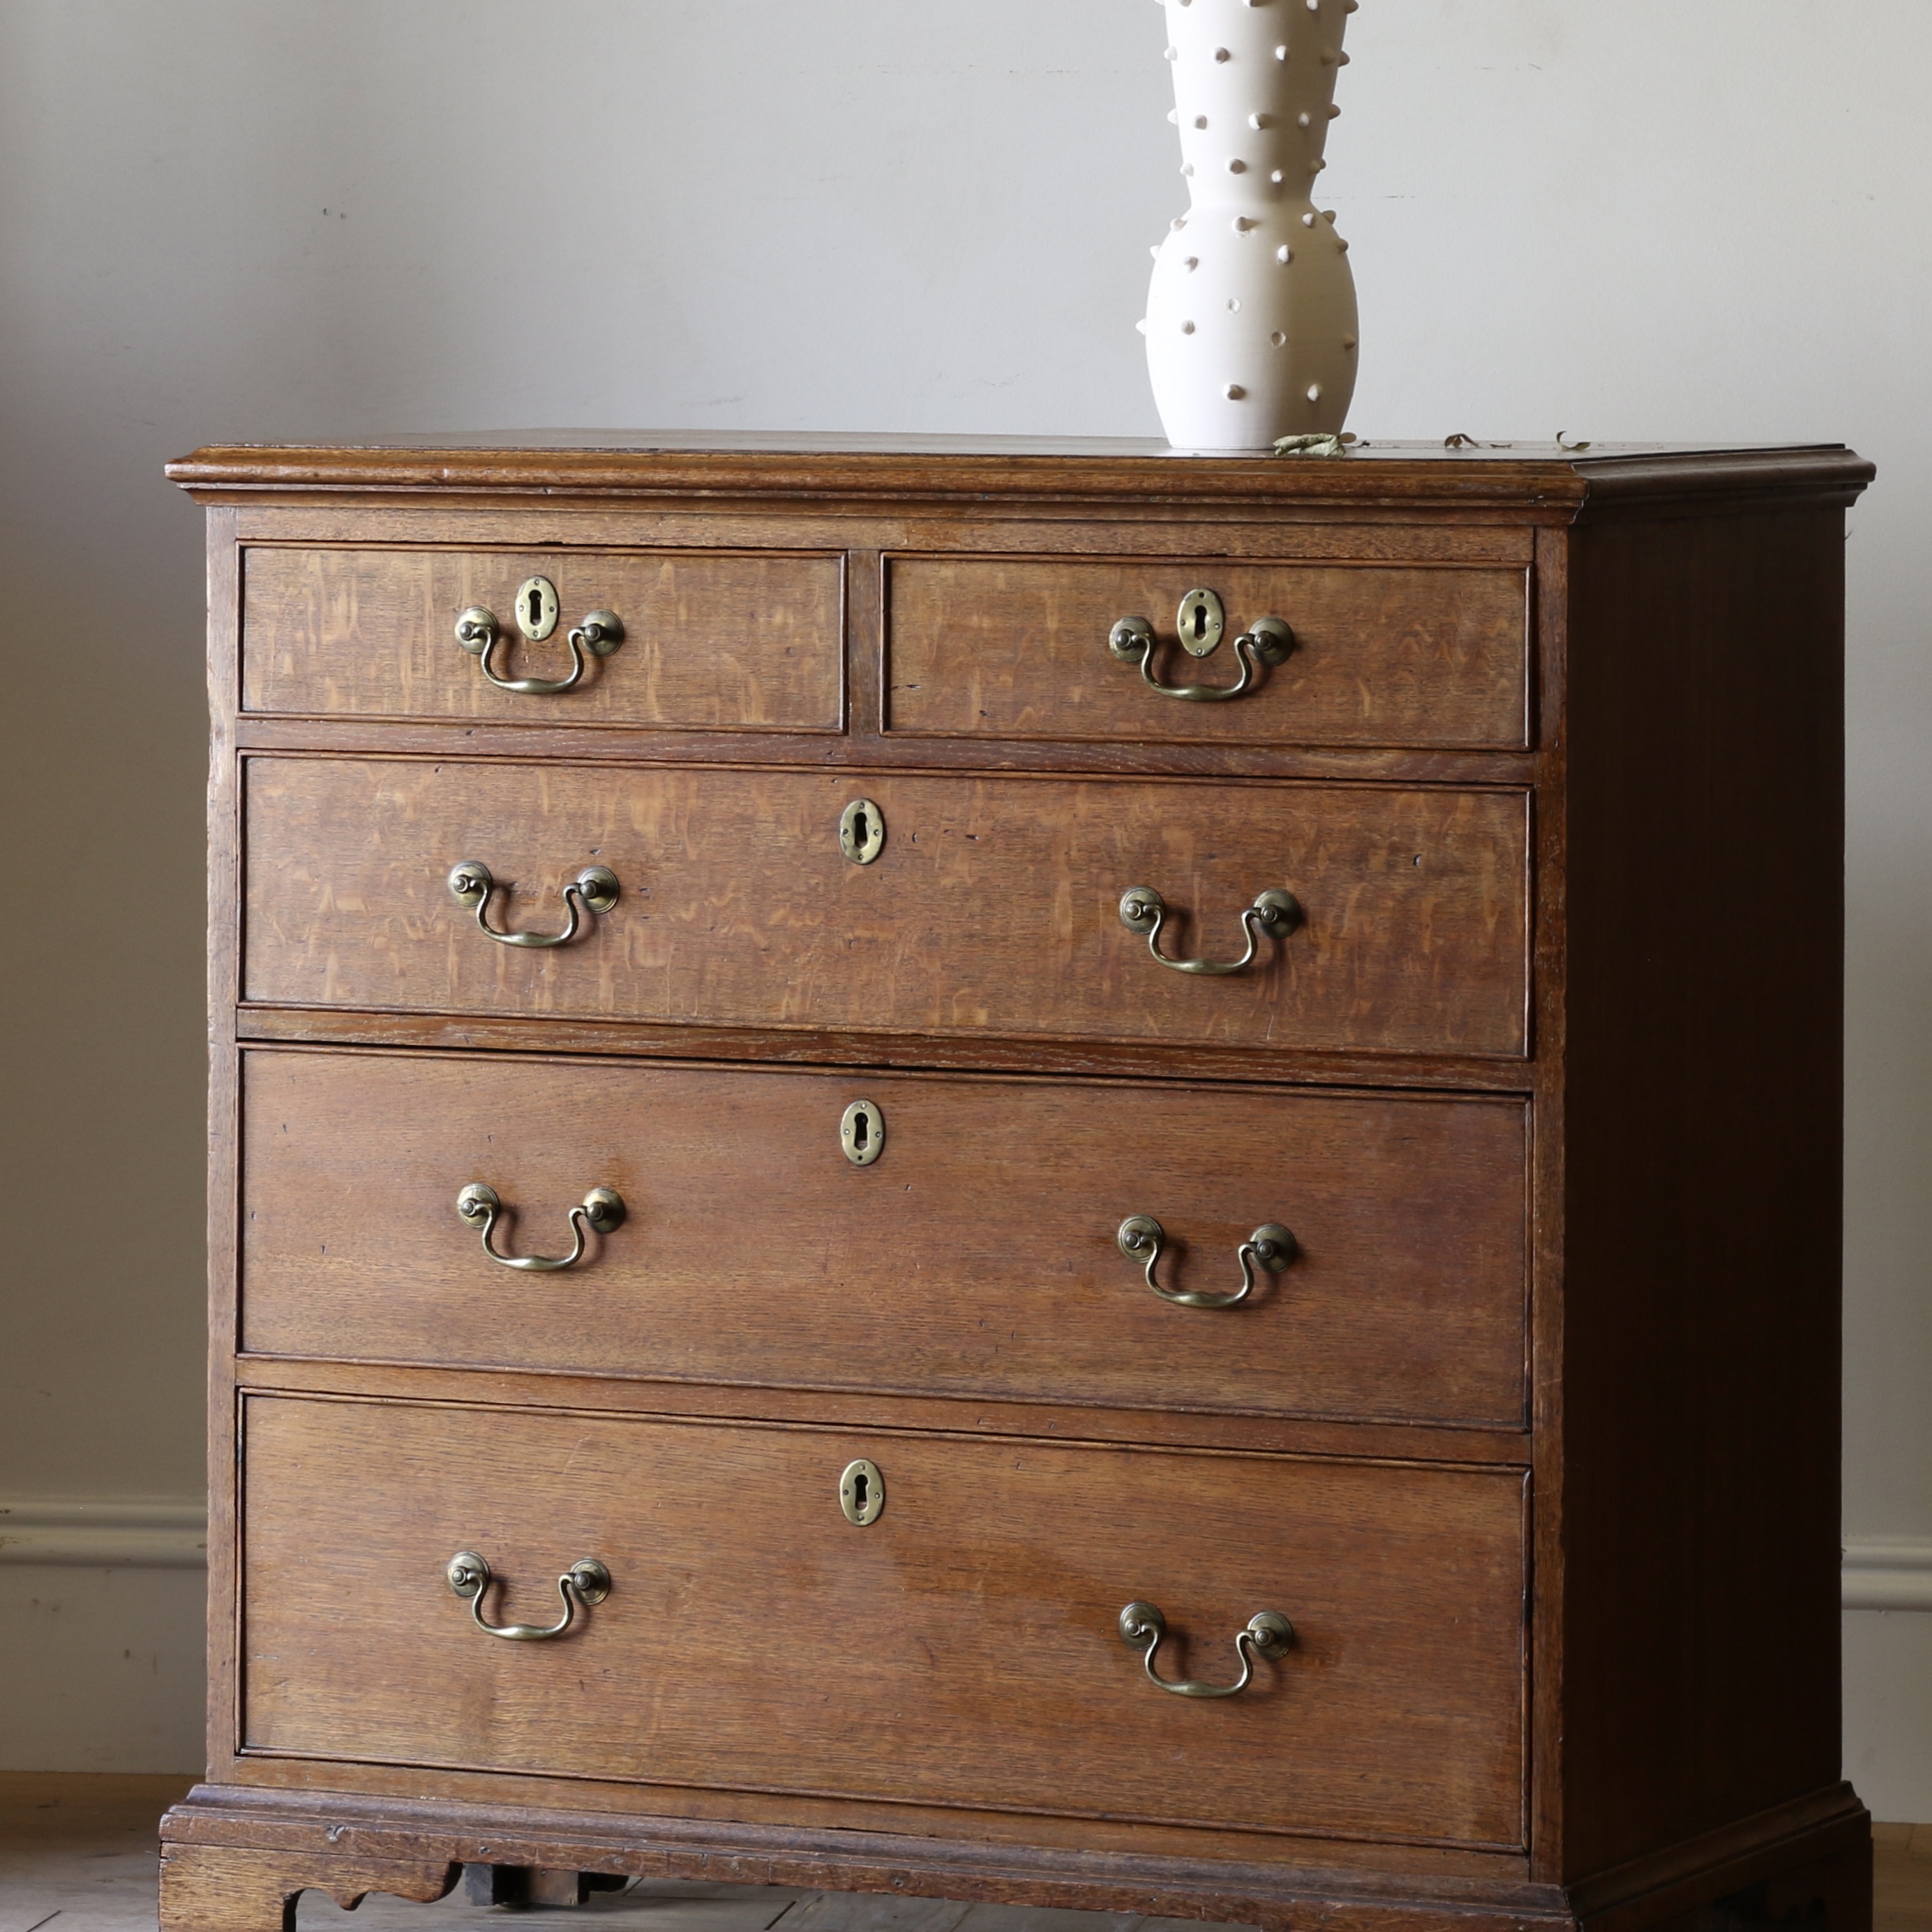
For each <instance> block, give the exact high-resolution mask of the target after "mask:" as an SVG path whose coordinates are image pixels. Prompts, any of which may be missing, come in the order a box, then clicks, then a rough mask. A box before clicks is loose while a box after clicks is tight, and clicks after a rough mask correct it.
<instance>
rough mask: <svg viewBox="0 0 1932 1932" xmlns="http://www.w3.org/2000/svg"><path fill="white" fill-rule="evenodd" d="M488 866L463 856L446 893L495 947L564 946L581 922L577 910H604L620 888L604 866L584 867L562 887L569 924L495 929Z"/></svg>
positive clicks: (575, 933)
mask: <svg viewBox="0 0 1932 1932" xmlns="http://www.w3.org/2000/svg"><path fill="white" fill-rule="evenodd" d="M495 888H496V880H495V879H494V878H493V877H491V876H490V868H489V867H488V866H487V865H484V864H482V863H481V862H480V861H479V860H477V859H464V860H463V862H462V864H461V865H458V866H456V867H455V868H452V871H451V872H450V874H449V895H450V897H451V898H453V899H454V900H455V901H456V903H457V904H458V905H460V906H463V907H469V908H471V909H472V910H474V911H475V914H476V924H477V927H478V930H479V931H480V932H481V933H482V935H483V936H484V938H486V939H493V940H494V941H496V944H498V945H499V946H533V947H535V946H568V944H570V942H571V941H572V940H573V939H574V938H576V937H577V928H578V926H580V924H581V923H582V921H581V919H580V910H589V911H590V912H593V913H607V912H608V911H609V910H610V908H611V907H613V905H615V904H616V903H617V899H618V895H619V892H621V890H622V888H621V887H620V886H619V884H618V883H617V875H616V873H615V872H613V871H610V868H608V867H607V866H604V865H586V866H585V867H584V868H583V871H580V872H579V873H578V874H577V876H576V877H575V878H574V879H572V880H571V882H570V883H569V884H568V885H567V886H565V887H564V889H563V903H564V906H565V910H568V913H569V914H570V923H569V924H568V926H565V928H564V929H563V930H562V932H559V933H541V932H497V931H496V929H494V928H493V926H491V925H490V922H489V919H488V918H487V913H488V912H489V910H490V893H491V892H493V890H494V889H495Z"/></svg>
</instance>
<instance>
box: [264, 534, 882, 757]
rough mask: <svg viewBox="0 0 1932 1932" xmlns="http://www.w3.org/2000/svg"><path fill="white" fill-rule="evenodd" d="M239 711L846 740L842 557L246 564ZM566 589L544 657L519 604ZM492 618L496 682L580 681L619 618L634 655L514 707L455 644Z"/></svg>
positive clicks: (420, 555) (430, 555) (364, 554)
mask: <svg viewBox="0 0 1932 1932" xmlns="http://www.w3.org/2000/svg"><path fill="white" fill-rule="evenodd" d="M242 566H243V586H244V589H243V599H242V709H244V710H245V711H246V712H295V713H312V714H317V715H326V716H339V717H365V718H456V719H461V720H463V721H466V722H467V721H475V722H478V723H488V724H514V725H521V726H530V725H538V724H563V723H568V724H572V725H576V726H579V727H581V726H583V725H586V724H593V725H632V726H644V727H652V728H655V729H657V730H761V731H762V730H784V731H835V730H838V727H839V724H840V715H841V665H842V659H843V656H844V562H843V559H842V557H841V556H838V555H831V556H799V555H793V554H787V553H784V552H775V551H767V552H763V553H751V554H744V553H736V554H734V553H730V552H728V551H716V550H698V551H688V552H685V553H678V552H676V551H655V552H650V551H646V552H642V553H640V552H637V551H634V550H584V549H580V548H572V549H568V550H563V549H556V550H520V551H519V550H510V551H500V550H478V551H466V550H449V549H427V548H426V549H401V548H376V547H359V548H356V549H353V550H350V549H341V550H338V549H325V548H315V549H304V550H297V549H283V548H279V547H271V546H266V545H264V546H257V547H248V548H246V549H245V550H243V552H242ZM535 576H542V577H548V578H549V579H550V581H551V582H552V583H553V584H554V585H555V586H556V592H557V598H558V602H559V606H560V607H561V611H562V616H561V618H560V620H559V623H558V625H557V628H556V631H554V632H553V634H551V636H550V637H548V638H547V639H546V640H544V641H543V642H542V643H532V642H531V641H530V640H529V639H528V638H526V637H523V636H522V635H521V634H520V633H519V631H518V630H517V625H516V621H515V618H514V608H515V600H516V593H517V586H518V585H520V583H523V580H525V579H526V578H527V577H535ZM472 604H474V605H480V606H481V607H483V608H484V609H486V610H490V611H491V612H493V613H494V614H495V616H496V619H497V622H498V624H499V626H500V627H501V628H502V631H503V633H504V641H503V642H502V643H499V645H498V646H496V649H494V650H493V652H491V653H490V664H491V667H492V668H493V670H495V671H496V674H497V675H498V676H499V677H511V678H531V677H535V678H550V679H556V678H561V677H564V676H568V674H569V672H570V668H571V655H570V651H569V649H568V645H567V643H566V642H565V631H567V630H568V628H569V627H570V626H571V625H573V624H578V623H580V622H583V619H584V618H585V617H586V616H588V615H589V613H590V612H591V611H592V610H614V611H615V612H616V613H617V615H618V616H619V617H620V618H621V619H622V620H623V624H624V640H623V642H622V644H621V645H620V646H619V648H618V649H616V651H615V652H613V653H612V655H610V656H609V657H607V658H601V659H597V660H594V661H592V664H591V667H590V668H589V670H588V672H587V673H586V675H585V676H584V679H583V682H581V683H580V685H578V686H577V688H575V689H574V690H573V691H567V692H565V693H563V694H560V695H553V696H526V695H520V694H516V693H513V692H509V691H500V690H499V689H497V688H496V687H495V686H494V685H492V684H491V683H490V682H489V681H488V679H486V678H485V677H484V675H483V673H482V669H481V665H480V664H478V661H477V660H476V659H475V658H474V657H472V656H471V655H469V652H467V651H466V650H464V649H463V648H462V647H461V646H460V645H459V644H458V643H457V641H456V637H455V622H456V619H457V616H458V613H460V612H461V611H463V610H467V609H468V608H469V607H470V606H472Z"/></svg>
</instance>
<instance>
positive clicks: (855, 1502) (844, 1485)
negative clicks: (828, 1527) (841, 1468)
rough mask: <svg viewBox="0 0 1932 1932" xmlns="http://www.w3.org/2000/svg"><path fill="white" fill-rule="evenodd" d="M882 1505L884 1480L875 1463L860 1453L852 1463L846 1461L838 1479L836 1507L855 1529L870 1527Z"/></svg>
mask: <svg viewBox="0 0 1932 1932" xmlns="http://www.w3.org/2000/svg"><path fill="white" fill-rule="evenodd" d="M885 1506H886V1479H885V1478H884V1477H883V1476H882V1475H880V1473H879V1466H878V1464H877V1463H868V1462H867V1461H866V1460H865V1458H864V1457H860V1458H859V1460H858V1461H857V1462H856V1463H847V1464H846V1465H845V1473H844V1475H842V1476H841V1477H840V1478H838V1507H839V1508H841V1509H842V1510H843V1511H844V1512H845V1520H846V1521H847V1523H851V1524H853V1525H854V1526H856V1527H857V1528H858V1529H870V1528H871V1526H872V1525H873V1524H874V1523H877V1521H878V1520H879V1514H880V1511H882V1510H883V1509H884V1508H885Z"/></svg>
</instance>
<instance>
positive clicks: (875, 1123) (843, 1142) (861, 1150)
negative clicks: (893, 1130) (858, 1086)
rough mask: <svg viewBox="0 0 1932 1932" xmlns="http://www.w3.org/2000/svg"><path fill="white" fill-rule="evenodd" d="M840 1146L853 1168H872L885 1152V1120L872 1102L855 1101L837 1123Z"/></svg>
mask: <svg viewBox="0 0 1932 1932" xmlns="http://www.w3.org/2000/svg"><path fill="white" fill-rule="evenodd" d="M838 1145H840V1146H841V1148H844V1150H845V1158H846V1159H847V1160H849V1161H850V1163H852V1165H853V1166H854V1167H870V1166H871V1164H872V1163H873V1162H874V1161H875V1160H877V1159H878V1157H880V1154H883V1153H884V1152H885V1151H886V1117H885V1115H883V1114H882V1113H880V1112H879V1110H878V1109H877V1108H876V1107H875V1106H873V1105H872V1103H871V1101H869V1100H854V1101H853V1103H852V1104H851V1106H849V1107H847V1109H845V1118H844V1119H843V1120H842V1121H840V1122H839V1123H838Z"/></svg>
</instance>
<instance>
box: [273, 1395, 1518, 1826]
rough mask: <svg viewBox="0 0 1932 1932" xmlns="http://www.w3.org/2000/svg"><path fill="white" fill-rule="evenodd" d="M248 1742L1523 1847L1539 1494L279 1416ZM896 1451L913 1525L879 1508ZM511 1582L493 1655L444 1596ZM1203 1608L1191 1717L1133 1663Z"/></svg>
mask: <svg viewBox="0 0 1932 1932" xmlns="http://www.w3.org/2000/svg"><path fill="white" fill-rule="evenodd" d="M865 1454H871V1456H872V1458H873V1460H874V1461H875V1462H877V1463H879V1465H880V1467H881V1469H883V1472H884V1478H885V1483H886V1506H885V1512H884V1514H883V1516H881V1517H880V1519H879V1520H878V1521H877V1523H874V1525H873V1526H871V1528H869V1529H864V1530H859V1529H854V1528H853V1526H851V1525H850V1523H847V1521H846V1520H845V1518H844V1515H843V1514H842V1513H841V1511H840V1509H839V1508H838V1481H839V1475H840V1472H841V1470H842V1469H843V1468H844V1466H845V1465H846V1463H847V1462H848V1461H850V1460H851V1459H852V1458H853V1457H856V1456H861V1455H865ZM245 1460H246V1473H245V1496H246V1499H247V1501H246V1505H245V1541H244V1547H245V1595H244V1607H243V1631H244V1658H243V1667H242V1674H243V1682H244V1685H245V1728H246V1738H247V1742H248V1747H249V1748H251V1749H254V1750H260V1751H275V1752H287V1753H292V1754H296V1755H299V1756H305V1757H345V1758H351V1759H356V1758H362V1759H371V1760H378V1761H388V1762H392V1763H395V1762H402V1763H431V1764H435V1763H453V1764H459V1765H475V1766H482V1767H486V1768H487V1767H496V1766H500V1767H502V1768H503V1769H508V1770H523V1771H533V1772H547V1773H550V1774H552V1775H563V1776H565V1777H568V1776H573V1775H574V1776H592V1777H595V1776H604V1777H611V1776H616V1777H619V1778H634V1779H635V1780H637V1781H639V1782H640V1783H646V1784H648V1783H654V1782H659V1781H664V1782H678V1781H694V1782H699V1783H703V1784H712V1785H720V1786H745V1787H752V1788H754V1789H758V1788H762V1789H778V1790H806V1791H819V1792H829V1793H851V1794H853V1795H854V1796H865V1795H868V1794H871V1795H879V1796H894V1797H896V1798H898V1799H901V1800H904V1799H912V1800H913V1801H915V1802H916V1801H918V1800H919V1799H925V1800H926V1801H928V1802H937V1803H953V1804H962V1803H963V1804H965V1805H974V1806H978V1805H983V1806H986V1807H988V1808H994V1809H998V1810H1002V1811H1013V1810H1016V1809H1019V1810H1031V1809H1038V1810H1041V1811H1048V1812H1054V1813H1058V1814H1062V1815H1067V1814H1074V1815H1078V1814H1082V1813H1086V1814H1100V1815H1104V1816H1111V1817H1127V1818H1134V1817H1141V1818H1145V1819H1147V1820H1150V1821H1152V1822H1155V1823H1189V1822H1198V1823H1204V1824H1214V1825H1219V1826H1222V1827H1223V1828H1228V1829H1240V1828H1243V1827H1246V1828H1248V1829H1254V1830H1256V1831H1259V1832H1264V1833H1268V1832H1284V1833H1289V1834H1291V1835H1292V1834H1295V1833H1300V1832H1324V1831H1326V1832H1336V1831H1338V1830H1339V1831H1341V1832H1345V1833H1349V1834H1359V1835H1364V1836H1369V1837H1392V1838H1421V1839H1427V1840H1435V1841H1446V1842H1449V1843H1476V1844H1488V1845H1493V1846H1497V1847H1499V1848H1507V1847H1509V1846H1514V1845H1516V1844H1517V1843H1520V1840H1521V1832H1522V1820H1523V1722H1522V1696H1523V1670H1524V1657H1523V1630H1522V1619H1523V1589H1524V1585H1525V1575H1524V1548H1523V1532H1524V1527H1525V1525H1524V1515H1525V1494H1524V1486H1523V1481H1522V1479H1521V1478H1520V1477H1519V1476H1516V1475H1511V1474H1509V1473H1508V1472H1478V1471H1455V1470H1448V1469H1427V1470H1422V1469H1406V1470H1405V1469H1361V1468H1358V1467H1355V1466H1350V1465H1347V1464H1331V1465H1322V1464H1309V1463H1295V1462H1288V1461H1273V1462H1271V1461H1268V1460H1258V1459H1250V1458H1243V1457H1215V1456H1208V1457H1203V1456H1172V1455H1166V1454H1155V1453H1149V1452H1136V1451H1124V1450H1104V1449H1094V1448H1079V1449H1075V1448H1047V1447H1044V1446H1041V1447H1035V1448H1015V1447H1013V1446H1002V1445H997V1444H980V1443H971V1444H968V1443H962V1442H959V1441H958V1440H956V1439H953V1440H944V1441H939V1442H922V1441H921V1440H920V1439H917V1438H895V1439H892V1440H891V1441H890V1442H879V1443H870V1442H865V1441H864V1440H863V1439H858V1438H854V1437H852V1436H845V1435H843V1434H827V1433H818V1432H814V1431H805V1430H743V1429H727V1428H721V1427H707V1426H704V1425H699V1424H682V1425H677V1424H673V1425H666V1424H648V1423H640V1422H618V1421H604V1422H597V1421H587V1420H568V1419H565V1418H554V1417H549V1416H544V1415H527V1414H518V1413H516V1412H502V1411H499V1412H477V1411H464V1410H460V1409H451V1408H447V1407H440V1406H438V1407H423V1406H401V1405H378V1404H372V1403H348V1402H316V1401H297V1400H288V1399H281V1398H275V1397H251V1398H249V1399H248V1418H247V1421H246V1424H245ZM463 1549H473V1550H478V1551H479V1552H481V1553H482V1555H483V1556H485V1557H486V1558H487V1559H488V1561H489V1562H490V1565H491V1567H492V1568H493V1570H494V1571H496V1574H497V1575H498V1576H499V1577H500V1578H501V1579H502V1587H500V1588H498V1587H494V1586H493V1588H492V1589H491V1591H490V1600H489V1604H488V1608H489V1610H490V1613H491V1615H492V1616H493V1619H495V1620H502V1619H508V1618H516V1619H520V1620H521V1619H529V1620H531V1621H536V1620H539V1619H541V1620H542V1621H544V1622H549V1621H550V1620H551V1619H552V1617H553V1614H554V1610H555V1607H556V1601H557V1592H556V1583H555V1579H556V1577H557V1576H558V1575H559V1574H560V1573H561V1572H562V1571H563V1570H565V1568H568V1566H569V1565H571V1563H573V1562H576V1561H577V1559H580V1558H583V1557H588V1556H597V1557H599V1558H601V1559H602V1560H603V1561H604V1562H606V1563H607V1564H608V1565H610V1569H611V1572H612V1575H613V1579H614V1580H615V1587H614V1588H613V1592H612V1595H611V1596H610V1599H609V1600H608V1601H607V1604H602V1605H600V1606H598V1607H597V1608H596V1609H595V1610H591V1611H589V1612H588V1613H583V1622H582V1624H581V1627H580V1628H579V1629H577V1631H575V1632H574V1633H573V1634H572V1635H571V1636H570V1637H568V1638H567V1639H565V1640H559V1641H556V1642H553V1643H544V1644H511V1643H500V1642H494V1641H492V1640H490V1638H488V1637H486V1636H484V1634H482V1633H481V1632H480V1631H478V1630H476V1629H475V1628H474V1626H473V1625H472V1622H471V1621H470V1613H469V1608H468V1607H467V1606H466V1605H465V1604H463V1603H461V1602H460V1601H458V1599H457V1598H455V1597H453V1596H452V1595H450V1594H449V1591H448V1590H447V1589H446V1587H445V1586H444V1583H443V1574H442V1573H443V1566H444V1565H445V1564H446V1562H448V1561H449V1557H450V1556H451V1555H452V1553H454V1552H455V1551H456V1550H463ZM1133 1598H1148V1599H1149V1600H1151V1601H1154V1602H1157V1603H1158V1604H1160V1605H1161V1606H1162V1607H1163V1609H1164V1610H1166V1613H1167V1614H1168V1616H1169V1619H1170V1621H1171V1623H1172V1628H1173V1631H1174V1634H1175V1646H1173V1647H1174V1648H1175V1649H1180V1650H1181V1652H1182V1653H1183V1658H1184V1662H1183V1661H1182V1659H1181V1658H1169V1657H1166V1655H1165V1654H1164V1657H1163V1661H1165V1662H1166V1665H1167V1668H1168V1669H1169V1670H1175V1669H1177V1668H1186V1669H1187V1670H1189V1673H1190V1675H1197V1676H1204V1677H1209V1678H1213V1679H1219V1680H1220V1681H1223V1682H1226V1681H1230V1680H1231V1679H1232V1676H1234V1674H1235V1671H1234V1668H1233V1665H1232V1654H1233V1641H1232V1640H1233V1637H1234V1634H1235V1631H1238V1630H1239V1629H1240V1628H1241V1627H1242V1626H1243V1625H1244V1624H1245V1623H1246V1622H1247V1620H1248V1619H1249V1618H1250V1616H1253V1615H1254V1614H1255V1613H1256V1612H1257V1611H1259V1610H1265V1609H1280V1610H1285V1611H1286V1613H1288V1614H1289V1616H1291V1617H1292V1619H1294V1620H1295V1626H1296V1633H1297V1635H1296V1642H1295V1647H1294V1648H1293V1649H1292V1651H1291V1652H1289V1655H1288V1656H1287V1657H1286V1659H1285V1660H1284V1661H1283V1662H1282V1663H1281V1664H1280V1665H1279V1666H1273V1665H1268V1666H1264V1667H1262V1670H1261V1672H1260V1673H1259V1679H1258V1682H1257V1683H1256V1685H1255V1686H1253V1687H1252V1688H1251V1689H1250V1691H1249V1692H1248V1693H1247V1694H1244V1696H1243V1697H1238V1698H1235V1699H1231V1700H1223V1701H1221V1702H1218V1703H1197V1702H1195V1701H1193V1700H1188V1699H1184V1698H1179V1697H1169V1696H1164V1695H1163V1694H1161V1693H1160V1691H1157V1690H1156V1689H1155V1688H1154V1686H1152V1685H1150V1684H1149V1683H1148V1682H1147V1681H1146V1679H1145V1677H1144V1676H1142V1666H1141V1662H1140V1660H1139V1658H1138V1657H1136V1655H1134V1654H1133V1652H1130V1650H1129V1649H1127V1646H1125V1645H1124V1643H1122V1642H1121V1638H1120V1637H1119V1634H1118V1631H1117V1629H1116V1628H1115V1624H1116V1619H1118V1616H1119V1614H1120V1612H1121V1608H1122V1607H1123V1606H1124V1604H1127V1602H1128V1601H1130V1600H1131V1599H1133ZM1258 1774H1259V1775H1258Z"/></svg>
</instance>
